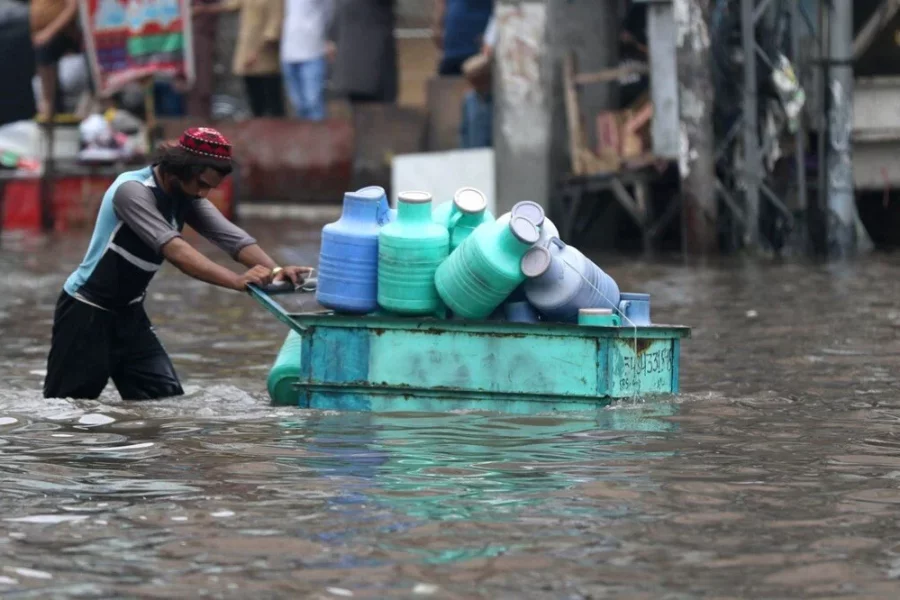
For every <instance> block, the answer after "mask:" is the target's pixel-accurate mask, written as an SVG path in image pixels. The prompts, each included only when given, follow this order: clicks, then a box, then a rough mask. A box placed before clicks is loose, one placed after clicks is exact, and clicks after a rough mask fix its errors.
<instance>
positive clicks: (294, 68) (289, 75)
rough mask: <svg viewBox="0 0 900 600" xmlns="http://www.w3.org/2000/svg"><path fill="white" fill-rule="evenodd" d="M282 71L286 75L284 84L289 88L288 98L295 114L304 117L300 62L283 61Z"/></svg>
mask: <svg viewBox="0 0 900 600" xmlns="http://www.w3.org/2000/svg"><path fill="white" fill-rule="evenodd" d="M281 72H282V74H283V75H284V86H285V88H286V89H287V95H288V100H289V101H290V103H291V108H293V110H294V115H295V116H297V117H299V118H303V114H302V113H303V90H302V84H301V82H300V63H282V64H281Z"/></svg>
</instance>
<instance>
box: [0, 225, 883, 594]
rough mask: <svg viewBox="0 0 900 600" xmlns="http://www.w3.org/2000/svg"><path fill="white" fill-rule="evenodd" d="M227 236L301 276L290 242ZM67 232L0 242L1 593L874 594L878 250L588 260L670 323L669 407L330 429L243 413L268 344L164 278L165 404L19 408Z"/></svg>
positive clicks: (309, 252) (160, 305)
mask: <svg viewBox="0 0 900 600" xmlns="http://www.w3.org/2000/svg"><path fill="white" fill-rule="evenodd" d="M244 225H245V226H246V227H247V229H248V230H249V231H250V232H251V234H253V235H255V236H257V237H258V238H259V239H260V241H261V243H262V245H263V247H264V248H266V249H267V250H271V251H272V253H273V254H274V255H275V258H276V260H280V261H281V262H282V263H283V264H287V263H307V264H308V263H313V264H314V263H315V261H316V253H317V250H318V234H317V231H316V230H314V229H301V228H300V226H298V225H289V224H275V223H273V222H270V221H250V222H246V223H244ZM86 236H87V233H84V234H70V235H65V236H56V237H54V238H28V237H22V236H18V235H11V234H5V235H4V236H3V238H2V246H0V268H2V276H0V277H2V284H0V290H2V294H0V334H2V345H0V372H2V375H3V376H2V378H0V519H2V525H0V597H2V598H9V599H19V598H42V599H43V598H193V597H209V598H260V599H262V598H281V597H285V598H288V597H293V598H351V597H352V598H491V599H493V598H510V599H519V598H565V599H580V598H593V599H599V598H647V599H651V598H653V599H656V598H666V599H671V600H675V599H679V600H680V599H683V598H698V597H708V598H720V599H724V598H797V597H815V598H897V597H900V521H898V518H897V517H898V509H900V375H898V374H900V276H898V275H900V256H891V255H880V256H875V257H871V258H869V259H866V260H865V261H863V262H860V263H858V264H853V265H844V266H822V265H800V264H770V265H759V264H755V265H754V264H750V263H748V264H743V263H740V262H737V261H731V262H727V263H723V264H721V265H716V266H710V267H687V266H684V265H682V264H680V263H678V262H657V263H647V262H642V261H638V260H634V259H624V258H617V259H616V260H614V261H611V260H602V261H599V262H600V264H601V266H602V267H603V268H604V269H605V270H607V271H608V272H609V273H610V274H611V275H612V276H613V277H614V278H615V279H616V280H617V281H618V282H619V284H620V287H621V289H622V290H623V291H646V292H649V293H651V294H652V303H653V304H652V317H653V320H654V321H655V322H658V323H677V324H684V325H689V326H691V327H693V338H692V339H690V340H686V341H685V342H684V343H683V344H682V363H681V384H682V390H683V392H684V393H683V394H682V395H681V396H679V397H678V398H677V399H675V400H674V401H668V402H646V403H644V402H627V403H624V405H622V406H618V407H615V408H614V409H607V410H600V411H597V412H596V413H591V414H586V413H578V414H570V415H553V416H515V417H513V416H504V415H499V414H392V415H385V414H360V413H357V414H351V413H347V414H336V413H322V412H313V411H301V410H297V409H291V408H284V407H278V408H275V407H272V406H270V405H269V400H268V397H267V395H266V391H265V379H266V375H267V374H268V369H269V367H270V366H271V364H272V362H273V360H274V358H275V355H276V353H277V351H278V348H279V347H280V344H281V342H282V340H283V339H284V336H285V334H286V333H287V329H286V327H285V326H284V325H282V324H281V323H279V322H278V321H276V320H275V319H274V318H272V317H271V316H270V315H269V314H268V313H266V312H264V311H263V310H262V309H261V308H260V307H258V306H257V305H256V304H255V303H254V302H253V301H252V299H251V298H250V297H249V296H247V295H241V294H239V293H236V292H228V291H225V290H220V289H217V288H214V287H212V286H209V285H206V284H203V283H200V282H197V281H194V280H191V279H189V278H188V277H187V276H185V275H182V274H181V273H179V272H178V271H177V270H176V269H175V268H174V267H172V266H171V265H166V266H165V267H164V268H163V270H162V272H161V273H160V275H159V276H157V278H156V280H155V281H154V283H153V284H151V287H150V291H149V295H148V300H147V311H148V313H149V315H150V317H151V319H152V320H153V321H154V324H155V326H156V328H157V332H158V335H159V336H160V338H161V340H162V342H163V344H164V345H165V346H166V348H167V349H168V351H169V352H170V354H171V356H172V358H173V361H174V363H175V367H176V369H177V370H178V372H179V375H180V377H181V379H182V383H183V384H184V387H185V391H186V393H187V395H186V396H185V397H183V398H179V399H174V400H166V401H161V402H146V403H134V402H131V403H123V402H122V401H121V400H119V397H118V394H117V393H116V391H115V388H114V387H112V385H111V384H110V386H109V387H107V390H106V391H105V392H104V394H103V395H102V396H101V398H100V399H99V400H97V401H70V400H44V399H43V398H42V396H41V385H42V381H43V373H44V369H45V368H46V354H47V351H48V349H49V341H50V327H51V323H52V317H53V308H54V304H55V302H56V298H57V296H58V294H59V291H60V287H61V285H62V283H63V280H64V279H65V277H66V276H67V275H68V274H69V273H70V272H71V271H72V270H73V269H74V268H75V267H76V266H77V264H78V262H79V261H80V259H81V257H82V255H83V253H84V250H85V248H86V244H87V237H86ZM190 239H191V240H192V241H193V239H194V238H190ZM200 247H201V248H203V249H204V250H207V251H209V254H210V256H213V257H215V258H216V260H217V261H219V262H221V263H222V264H229V263H228V260H227V258H225V257H223V256H222V255H221V254H220V253H218V252H215V251H213V250H212V249H211V247H210V246H209V245H207V244H205V243H202V244H200ZM310 301H311V300H309V299H306V300H305V302H310ZM303 302H304V301H303V300H301V299H300V298H293V299H290V300H287V301H286V303H287V305H288V306H289V307H290V308H294V309H298V308H302V307H303ZM307 308H309V305H307Z"/></svg>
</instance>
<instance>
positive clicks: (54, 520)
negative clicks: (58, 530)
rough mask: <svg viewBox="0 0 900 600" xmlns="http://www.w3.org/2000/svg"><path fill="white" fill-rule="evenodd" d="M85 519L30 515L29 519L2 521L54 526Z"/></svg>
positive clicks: (75, 516) (84, 516)
mask: <svg viewBox="0 0 900 600" xmlns="http://www.w3.org/2000/svg"><path fill="white" fill-rule="evenodd" d="M85 519H87V515H32V516H30V517H15V518H11V519H3V520H4V521H11V522H14V523H40V524H44V525H47V524H51V525H56V524H58V523H70V522H75V521H83V520H85Z"/></svg>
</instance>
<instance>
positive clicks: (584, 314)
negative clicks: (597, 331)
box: [578, 308, 622, 327]
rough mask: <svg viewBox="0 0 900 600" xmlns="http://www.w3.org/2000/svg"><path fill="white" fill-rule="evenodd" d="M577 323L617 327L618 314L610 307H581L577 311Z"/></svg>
mask: <svg viewBox="0 0 900 600" xmlns="http://www.w3.org/2000/svg"><path fill="white" fill-rule="evenodd" d="M578 324H579V325H586V326H588V327H619V326H620V325H621V324H622V323H621V321H620V320H619V315H617V314H613V311H612V309H611V308H582V309H581V310H579V311H578Z"/></svg>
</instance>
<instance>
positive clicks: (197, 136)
mask: <svg viewBox="0 0 900 600" xmlns="http://www.w3.org/2000/svg"><path fill="white" fill-rule="evenodd" d="M178 145H179V146H181V147H182V148H184V149H185V150H187V151H188V152H191V153H193V154H196V155H198V156H203V157H206V158H212V159H215V160H222V161H231V143H230V142H229V141H228V140H226V139H225V136H224V135H222V134H221V133H219V132H218V131H216V130H215V129H212V128H211V127H192V128H190V129H186V130H185V131H184V133H182V134H181V138H180V139H179V140H178Z"/></svg>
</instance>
